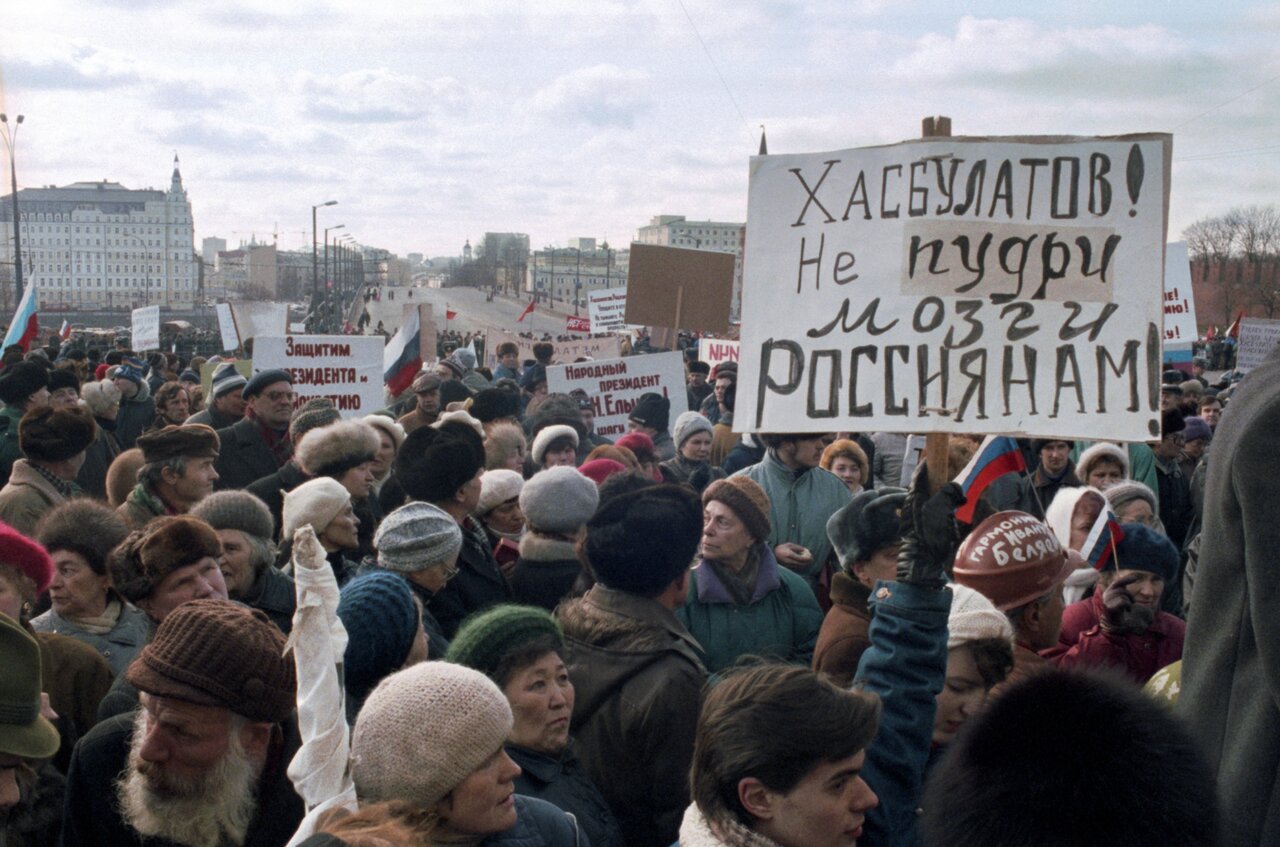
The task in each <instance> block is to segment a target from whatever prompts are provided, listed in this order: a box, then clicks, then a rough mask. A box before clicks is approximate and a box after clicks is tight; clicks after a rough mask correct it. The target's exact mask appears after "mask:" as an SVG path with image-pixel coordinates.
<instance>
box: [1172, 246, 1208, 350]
mask: <svg viewBox="0 0 1280 847" xmlns="http://www.w3.org/2000/svg"><path fill="white" fill-rule="evenodd" d="M1199 337H1200V331H1199V330H1198V329H1197V328H1196V301H1195V300H1194V299H1193V298H1192V296H1191V258H1190V256H1188V254H1187V242H1185V241H1177V242H1174V243H1173V244H1170V245H1168V246H1167V247H1166V248H1165V253H1164V361H1166V362H1169V363H1174V364H1176V363H1178V362H1188V363H1190V361H1191V344H1192V342H1194V341H1195V340H1196V339H1197V338H1199Z"/></svg>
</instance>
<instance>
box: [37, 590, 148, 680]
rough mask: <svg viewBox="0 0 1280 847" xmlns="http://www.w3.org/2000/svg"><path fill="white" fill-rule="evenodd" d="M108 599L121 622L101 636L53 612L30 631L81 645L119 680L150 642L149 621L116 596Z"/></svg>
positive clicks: (141, 613)
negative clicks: (92, 651)
mask: <svg viewBox="0 0 1280 847" xmlns="http://www.w3.org/2000/svg"><path fill="white" fill-rule="evenodd" d="M110 599H113V600H115V601H116V602H118V603H120V604H121V611H120V618H119V619H118V620H117V621H116V625H115V626H114V627H113V628H112V629H111V631H110V632H107V633H104V634H102V635H97V634H95V633H92V632H86V631H85V630H83V629H80V628H79V627H77V626H76V625H75V624H74V623H72V622H71V621H69V620H67V619H66V618H64V617H62V615H60V614H58V613H57V611H55V610H54V609H50V610H49V611H47V612H45V613H44V614H43V615H40V616H39V617H38V618H34V619H32V621H31V628H32V629H34V630H35V631H36V632H56V633H58V634H59V635H65V636H67V637H69V638H74V639H76V640H77V641H83V642H84V643H85V644H88V645H89V646H90V647H92V648H93V649H95V650H97V651H98V653H99V654H100V655H101V656H102V658H104V659H106V660H107V664H108V665H110V667H111V672H112V673H113V674H115V675H116V676H120V675H121V674H122V673H124V669H125V668H127V667H129V663H130V662H132V661H133V660H134V659H136V658H137V656H138V654H139V653H140V652H142V648H143V647H144V646H145V645H146V643H147V642H148V641H150V640H151V619H150V618H148V617H147V616H146V614H144V613H143V612H141V611H139V610H138V609H136V608H134V607H133V606H131V605H129V604H128V603H127V602H125V601H124V599H123V598H121V597H119V596H118V595H113V596H112V597H111V598H110Z"/></svg>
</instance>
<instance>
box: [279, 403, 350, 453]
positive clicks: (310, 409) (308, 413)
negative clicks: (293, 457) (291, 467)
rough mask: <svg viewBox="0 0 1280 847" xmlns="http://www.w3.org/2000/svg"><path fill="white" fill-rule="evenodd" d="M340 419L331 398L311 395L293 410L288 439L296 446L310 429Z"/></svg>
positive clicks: (340, 416)
mask: <svg viewBox="0 0 1280 847" xmlns="http://www.w3.org/2000/svg"><path fill="white" fill-rule="evenodd" d="M340 420H342V415H340V414H338V410H337V409H336V408H334V405H333V401H332V400H330V399H329V398H328V397H312V398H311V399H310V400H308V401H307V402H305V403H303V404H302V405H301V406H299V407H298V408H296V409H294V410H293V416H292V417H290V418H289V440H291V441H292V442H293V443H294V446H295V448H296V446H297V444H298V442H299V441H301V440H302V436H304V435H306V434H307V433H308V432H310V431H311V430H313V429H319V428H320V427H322V426H328V425H329V424H333V423H337V422H338V421H340Z"/></svg>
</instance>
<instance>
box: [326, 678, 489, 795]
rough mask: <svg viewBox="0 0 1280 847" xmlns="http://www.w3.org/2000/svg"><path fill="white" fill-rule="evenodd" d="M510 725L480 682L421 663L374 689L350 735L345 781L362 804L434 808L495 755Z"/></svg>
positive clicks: (485, 680)
mask: <svg viewBox="0 0 1280 847" xmlns="http://www.w3.org/2000/svg"><path fill="white" fill-rule="evenodd" d="M512 723H513V720H512V716H511V707H510V706H509V705H508V704H507V698H506V697H505V696H504V695H503V693H502V691H501V690H499V688H498V686H497V685H495V684H494V683H493V681H492V680H490V679H489V678H488V677H487V676H485V675H484V674H482V673H480V672H479V671H476V670H472V669H471V668H467V667H463V666H462V665H455V664H452V663H449V662H422V663H420V664H417V665H413V666H412V667H409V668H406V669H404V670H402V671H398V672H396V673H394V674H392V675H391V676H389V677H387V678H386V679H384V680H382V682H380V683H379V684H378V687H377V688H375V689H374V690H373V693H372V694H370V695H369V697H368V699H367V700H365V701H364V707H363V708H361V709H360V714H359V716H358V717H357V718H356V725H355V729H353V730H352V732H351V778H352V780H354V782H355V785H356V795H357V796H358V797H359V798H360V800H361V802H363V803H377V802H383V801H389V800H404V801H407V802H409V803H412V804H414V805H415V806H417V807H418V808H420V809H430V808H432V807H433V806H435V804H436V803H438V802H439V801H440V800H441V799H443V798H444V797H445V795H447V794H448V793H449V792H450V791H452V790H453V789H454V788H456V787H457V786H458V785H459V784H460V783H461V782H462V781H463V780H464V779H466V778H467V777H468V776H470V775H471V774H472V773H474V772H475V770H476V769H477V768H479V767H480V766H481V765H483V764H484V763H485V762H486V761H488V760H489V757H491V756H492V755H493V754H494V753H496V752H497V751H498V750H499V749H501V748H502V745H503V743H504V742H505V741H506V740H507V735H508V734H509V733H510V732H511V726H512Z"/></svg>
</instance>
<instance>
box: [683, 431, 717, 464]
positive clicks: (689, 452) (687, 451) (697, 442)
mask: <svg viewBox="0 0 1280 847" xmlns="http://www.w3.org/2000/svg"><path fill="white" fill-rule="evenodd" d="M680 455H681V456H683V457H684V458H686V459H688V460H689V461H691V462H705V461H707V459H710V458H711V433H709V432H703V431H702V430H699V431H698V432H695V433H694V434H693V435H690V436H689V437H688V438H686V439H685V440H684V443H683V444H681V445H680Z"/></svg>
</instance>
